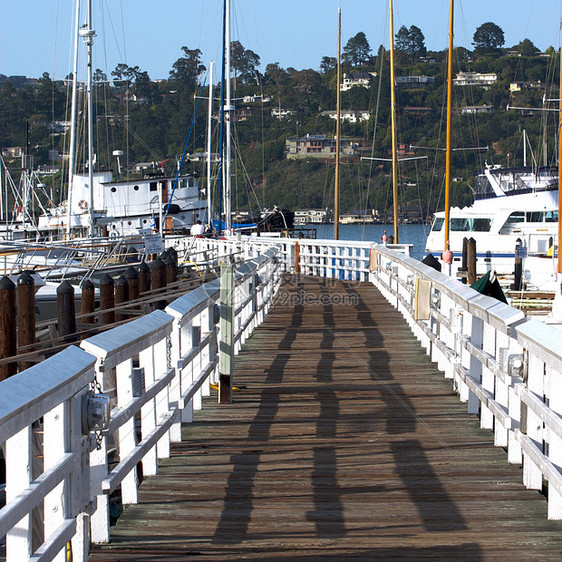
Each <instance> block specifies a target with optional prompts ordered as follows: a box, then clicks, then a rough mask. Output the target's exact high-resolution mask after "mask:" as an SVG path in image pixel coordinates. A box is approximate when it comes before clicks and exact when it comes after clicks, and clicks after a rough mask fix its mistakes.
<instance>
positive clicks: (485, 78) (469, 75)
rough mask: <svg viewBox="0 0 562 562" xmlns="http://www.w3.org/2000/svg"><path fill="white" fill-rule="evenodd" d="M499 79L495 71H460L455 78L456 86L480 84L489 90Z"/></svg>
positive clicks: (454, 83)
mask: <svg viewBox="0 0 562 562" xmlns="http://www.w3.org/2000/svg"><path fill="white" fill-rule="evenodd" d="M497 80H498V75H497V74H496V73H495V72H488V73H481V72H459V73H458V74H457V77H456V78H453V85H454V86H479V87H481V88H484V89H485V90H487V89H488V88H489V87H490V86H491V85H492V84H493V83H494V82H496V81H497Z"/></svg>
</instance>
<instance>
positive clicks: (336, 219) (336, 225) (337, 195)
mask: <svg viewBox="0 0 562 562" xmlns="http://www.w3.org/2000/svg"><path fill="white" fill-rule="evenodd" d="M340 81H341V7H338V70H337V81H336V83H337V88H336V91H337V93H336V100H337V101H336V171H335V175H336V177H335V186H334V240H339V237H340V115H341V93H340V92H341V90H340Z"/></svg>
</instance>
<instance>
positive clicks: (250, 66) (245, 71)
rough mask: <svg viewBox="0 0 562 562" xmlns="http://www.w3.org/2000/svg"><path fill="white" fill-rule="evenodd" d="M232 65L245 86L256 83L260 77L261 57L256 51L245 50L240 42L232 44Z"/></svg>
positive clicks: (236, 75)
mask: <svg viewBox="0 0 562 562" xmlns="http://www.w3.org/2000/svg"><path fill="white" fill-rule="evenodd" d="M230 64H231V66H232V68H233V69H234V72H235V77H236V78H239V79H240V80H241V81H242V83H243V84H249V83H254V82H255V81H256V78H257V77H259V71H258V66H259V65H260V57H259V55H257V54H256V53H254V51H250V50H249V49H244V47H243V45H242V43H240V41H232V42H231V43H230Z"/></svg>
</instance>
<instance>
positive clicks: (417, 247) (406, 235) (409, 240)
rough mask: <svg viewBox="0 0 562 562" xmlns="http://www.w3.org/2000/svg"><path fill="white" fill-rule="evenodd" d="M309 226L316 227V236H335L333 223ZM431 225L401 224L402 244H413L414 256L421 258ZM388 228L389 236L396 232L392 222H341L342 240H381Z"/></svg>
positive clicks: (328, 237)
mask: <svg viewBox="0 0 562 562" xmlns="http://www.w3.org/2000/svg"><path fill="white" fill-rule="evenodd" d="M307 227H311V228H315V229H316V236H317V238H320V239H328V240H331V239H333V238H334V225H333V224H318V225H312V224H309V225H307ZM429 228H430V226H429V225H426V224H404V225H400V230H399V236H400V243H401V244H412V245H413V248H412V257H413V258H415V259H417V260H421V259H422V258H423V252H424V249H425V241H426V238H427V233H428V231H429ZM385 230H386V234H387V235H388V236H390V235H392V234H393V233H394V227H393V226H392V224H341V225H340V236H339V238H340V240H361V241H362V242H378V243H380V242H381V237H382V235H383V234H384V231H385Z"/></svg>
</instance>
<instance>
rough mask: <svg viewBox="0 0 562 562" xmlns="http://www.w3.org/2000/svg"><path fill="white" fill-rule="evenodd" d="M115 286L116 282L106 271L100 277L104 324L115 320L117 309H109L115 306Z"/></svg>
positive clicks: (101, 307) (101, 320) (101, 315)
mask: <svg viewBox="0 0 562 562" xmlns="http://www.w3.org/2000/svg"><path fill="white" fill-rule="evenodd" d="M114 286H115V282H114V281H113V279H112V278H111V276H110V275H108V274H107V273H105V274H104V275H103V276H102V278H101V279H100V312H101V314H100V322H101V324H102V326H106V325H107V324H113V323H114V322H115V311H114V310H108V309H113V308H114V307H115V295H114Z"/></svg>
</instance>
